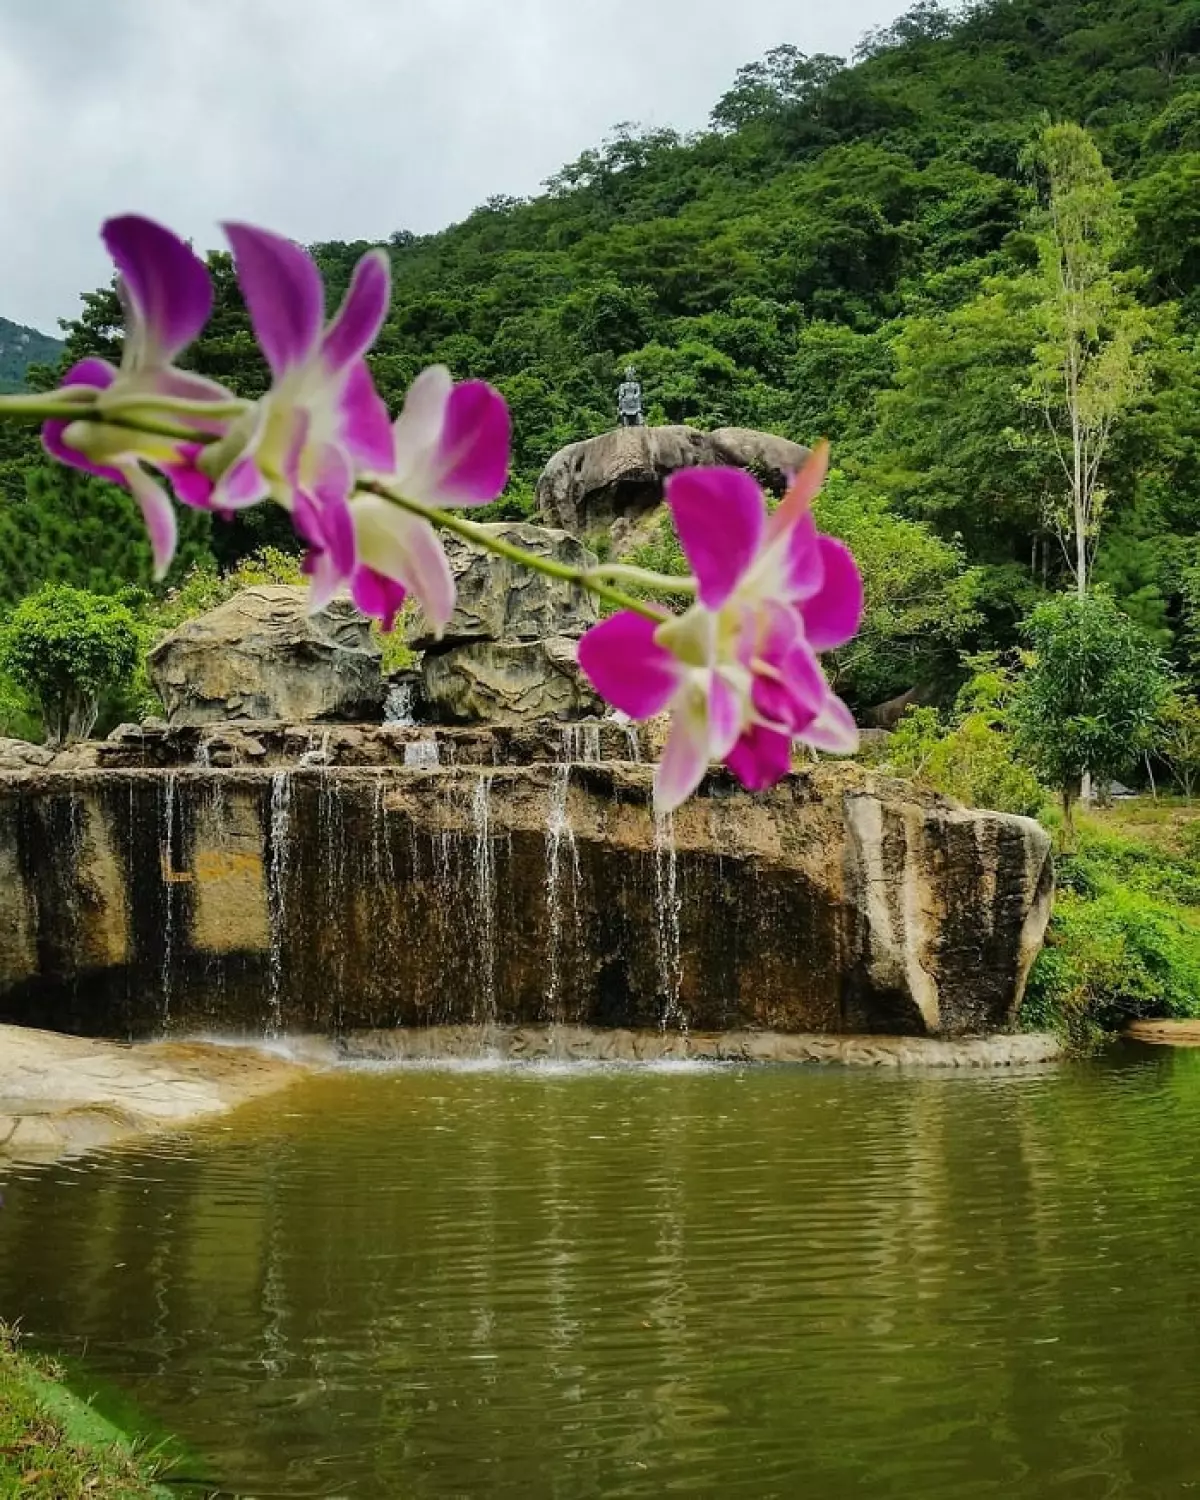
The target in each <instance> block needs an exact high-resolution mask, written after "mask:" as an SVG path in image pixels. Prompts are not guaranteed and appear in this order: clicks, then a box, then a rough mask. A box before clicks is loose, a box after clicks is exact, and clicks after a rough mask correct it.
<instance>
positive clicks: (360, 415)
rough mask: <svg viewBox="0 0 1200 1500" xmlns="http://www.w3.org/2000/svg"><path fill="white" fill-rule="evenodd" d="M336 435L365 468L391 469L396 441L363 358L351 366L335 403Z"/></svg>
mask: <svg viewBox="0 0 1200 1500" xmlns="http://www.w3.org/2000/svg"><path fill="white" fill-rule="evenodd" d="M338 407H339V410H338V437H339V439H340V440H341V442H342V443H343V444H344V446H345V448H346V451H347V452H348V453H349V454H350V455H351V456H352V457H353V458H355V459H356V460H357V461H358V463H359V464H360V465H361V466H362V467H363V468H364V469H370V470H374V471H375V472H376V473H382V474H386V473H390V472H391V470H392V469H393V468H394V466H395V458H396V441H395V438H394V436H393V434H392V423H391V418H390V417H389V416H388V409H387V407H386V406H385V405H384V404H383V400H382V398H381V397H380V395H379V393H378V392H377V391H376V389H375V383H374V381H373V380H372V379H371V372H370V370H368V369H367V366H366V364H365V362H364V361H362V360H359V362H358V363H357V364H356V365H353V366H351V369H350V373H349V374H348V375H347V377H346V380H345V383H344V385H343V386H342V393H341V397H340V400H339V403H338Z"/></svg>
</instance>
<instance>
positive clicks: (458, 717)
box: [409, 523, 603, 724]
mask: <svg viewBox="0 0 1200 1500" xmlns="http://www.w3.org/2000/svg"><path fill="white" fill-rule="evenodd" d="M488 530H489V531H491V532H493V533H494V534H496V535H497V536H499V537H501V538H502V539H503V540H505V541H509V542H512V543H513V544H514V545H516V546H519V547H521V548H523V549H524V550H525V551H528V552H533V553H535V554H537V555H539V556H543V557H549V558H551V559H552V560H553V561H555V562H559V563H562V564H565V565H566V566H568V567H573V568H586V567H589V566H592V565H594V564H595V562H596V558H595V555H594V554H593V553H591V552H589V551H588V550H587V548H586V547H584V546H583V544H582V543H581V542H578V541H576V540H575V538H574V537H572V536H568V535H567V533H566V532H565V531H555V530H552V529H550V528H548V527H545V526H526V525H512V524H507V523H504V524H499V525H494V526H489V527H488ZM447 553H448V555H449V558H450V566H451V568H452V569H453V571H454V576H455V581H456V583H457V585H458V604H457V607H456V608H455V611H454V615H453V618H452V619H451V621H450V624H449V626H448V627H447V629H446V631H445V634H444V635H443V636H442V638H441V639H440V640H437V639H435V638H434V637H433V636H432V635H431V634H430V633H429V631H428V629H427V627H426V626H425V624H424V622H423V621H422V620H421V619H420V618H419V617H418V618H417V619H416V620H414V622H413V624H412V625H411V627H410V630H409V642H410V644H411V645H413V646H414V647H416V648H418V649H421V650H424V652H425V656H424V658H423V660H422V665H421V698H422V701H423V704H424V708H425V711H426V713H428V714H430V715H431V716H432V717H434V718H435V719H436V720H437V721H438V722H439V723H449V724H481V723H482V724H527V723H532V722H533V721H535V720H538V719H579V718H582V717H584V716H585V715H587V714H591V713H599V712H602V710H603V705H602V704H601V703H600V702H599V700H598V699H597V697H596V695H595V694H594V693H593V692H592V689H591V687H590V685H589V684H588V682H587V679H586V678H585V677H584V675H583V673H582V672H581V671H580V670H579V667H578V664H577V663H576V660H575V642H576V641H577V640H578V638H579V637H580V636H581V635H582V634H583V633H584V631H585V630H587V629H589V628H590V627H591V626H592V625H594V624H595V623H596V620H597V613H596V607H595V603H594V601H593V599H592V596H591V595H590V594H588V593H586V592H585V591H584V590H583V589H581V588H578V587H576V586H575V585H573V584H570V583H567V582H560V581H559V580H557V579H554V578H548V577H545V576H544V575H542V574H540V573H533V572H530V571H529V570H528V569H527V568H522V567H518V566H517V565H516V564H515V563H511V562H509V561H508V559H507V558H504V557H499V556H497V555H496V554H495V553H490V552H484V551H483V550H482V549H480V548H478V547H473V546H471V545H470V544H469V543H467V542H462V541H454V540H453V539H452V540H451V541H450V542H449V544H448V546H447Z"/></svg>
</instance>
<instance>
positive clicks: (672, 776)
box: [654, 685, 709, 813]
mask: <svg viewBox="0 0 1200 1500" xmlns="http://www.w3.org/2000/svg"><path fill="white" fill-rule="evenodd" d="M706 707H707V705H706V701H705V695H704V694H703V693H702V692H698V691H695V690H694V689H693V688H692V686H691V685H686V686H685V687H684V689H683V691H682V692H680V693H679V694H677V696H676V699H675V702H674V704H673V705H672V710H671V728H670V729H669V730H668V732H667V741H666V744H665V745H664V746H663V752H662V759H661V760H660V761H659V763H658V770H657V771H656V772H655V774H654V808H655V811H656V812H659V813H668V812H674V811H675V809H676V808H677V807H678V806H679V805H680V803H681V802H686V801H687V799H688V798H689V797H690V796H691V795H692V793H693V792H694V791H695V790H696V788H697V787H698V786H699V785H700V783H701V781H703V779H704V773H705V771H707V770H708V763H709V742H708V714H707V712H706Z"/></svg>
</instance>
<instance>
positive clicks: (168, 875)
mask: <svg viewBox="0 0 1200 1500" xmlns="http://www.w3.org/2000/svg"><path fill="white" fill-rule="evenodd" d="M176 800H177V798H176V776H175V772H174V771H171V772H169V773H168V774H167V779H166V781H165V782H164V783H163V847H162V879H163V902H164V905H165V907H166V910H165V912H164V914H163V959H162V1007H161V1010H160V1019H161V1021H162V1024H163V1027H164V1028H165V1027H166V1024H167V1022H168V1020H169V1019H170V1016H171V980H172V975H173V969H174V960H175V887H176V885H177V884H178V883H179V881H178V877H177V874H176V870H175V803H176Z"/></svg>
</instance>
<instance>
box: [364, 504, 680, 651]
mask: <svg viewBox="0 0 1200 1500" xmlns="http://www.w3.org/2000/svg"><path fill="white" fill-rule="evenodd" d="M359 488H360V489H362V490H368V491H369V492H370V493H371V494H373V495H379V496H381V497H382V498H383V499H384V500H390V501H391V503H392V504H393V505H398V506H399V507H400V508H401V510H407V511H409V512H410V513H411V514H412V515H414V516H422V517H423V518H424V519H425V520H426V521H429V522H431V523H432V524H433V525H434V526H440V527H442V528H443V529H444V530H446V531H452V532H454V534H455V535H456V536H461V537H463V538H464V539H465V540H466V541H468V542H473V543H474V544H475V545H476V546H477V547H483V548H484V549H485V550H486V551H488V552H494V553H495V554H496V555H497V556H498V557H507V558H509V559H510V560H511V561H512V562H515V563H519V564H520V565H521V567H524V568H529V569H531V570H532V571H533V572H535V573H544V574H545V575H546V577H547V578H559V579H561V580H562V581H563V582H564V583H574V584H577V585H578V586H579V587H580V588H582V589H586V590H587V591H588V593H589V594H595V595H596V597H597V598H598V599H603V600H605V601H606V602H607V603H609V604H614V605H616V606H617V608H618V609H630V610H633V612H634V613H635V614H639V615H644V616H645V617H646V619H647V620H654V621H655V622H656V623H657V622H658V621H660V620H666V619H669V618H670V616H669V614H668V613H667V611H666V610H665V609H659V608H657V607H656V606H655V605H653V604H648V603H647V602H646V600H645V599H635V598H634V596H633V595H632V594H626V593H624V592H623V591H622V590H621V589H617V588H613V586H612V585H611V584H608V583H605V582H603V580H602V579H600V578H598V577H597V576H596V575H597V572H598V571H599V570H598V569H588V568H572V567H570V566H569V565H568V564H567V563H560V562H555V561H554V559H553V558H550V557H540V556H538V555H537V554H536V553H534V552H526V551H525V550H524V548H522V547H515V546H514V545H513V544H512V542H506V541H505V540H504V538H503V537H499V536H496V535H495V534H494V533H492V532H490V531H489V530H488V529H487V527H486V526H482V525H480V524H479V522H478V521H468V520H467V519H466V517H465V516H460V515H456V514H455V512H454V511H452V510H441V509H439V507H438V506H436V505H423V504H422V503H421V502H420V501H419V500H410V499H409V498H408V496H407V495H401V494H399V493H398V492H397V491H395V490H393V489H390V488H389V487H388V486H387V485H386V484H384V483H382V481H379V480H361V479H360V480H359ZM636 571H638V572H639V573H640V572H641V570H640V569H638V570H636ZM639 581H642V582H645V583H646V584H648V585H649V586H651V587H654V588H662V587H664V586H667V587H669V586H670V585H671V584H675V583H678V582H679V579H677V578H661V579H660V577H659V575H658V574H657V573H649V572H647V573H645V574H644V575H643V577H642V578H641V579H640V580H639Z"/></svg>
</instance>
